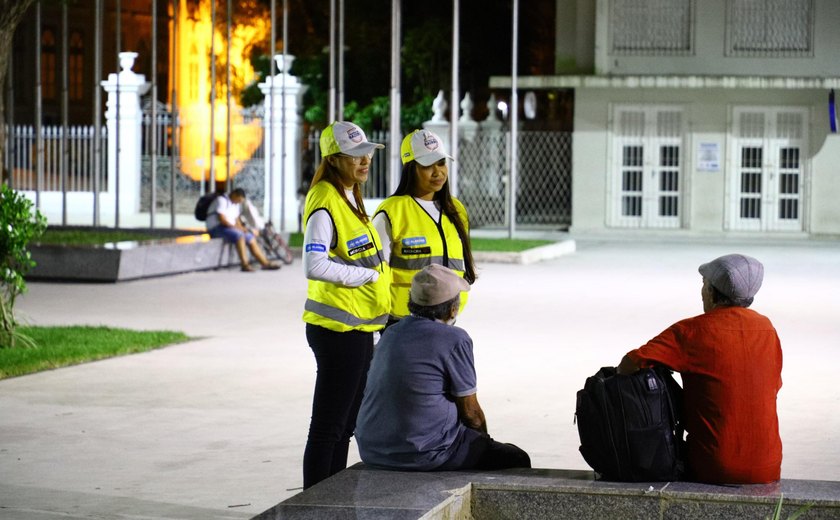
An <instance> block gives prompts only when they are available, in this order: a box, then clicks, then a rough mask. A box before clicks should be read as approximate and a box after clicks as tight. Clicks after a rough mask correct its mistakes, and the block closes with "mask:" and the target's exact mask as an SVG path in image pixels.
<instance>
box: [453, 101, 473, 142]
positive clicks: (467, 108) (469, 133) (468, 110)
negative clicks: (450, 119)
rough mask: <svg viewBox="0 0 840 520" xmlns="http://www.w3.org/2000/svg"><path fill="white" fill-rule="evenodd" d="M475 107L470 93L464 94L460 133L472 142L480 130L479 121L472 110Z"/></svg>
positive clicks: (459, 121)
mask: <svg viewBox="0 0 840 520" xmlns="http://www.w3.org/2000/svg"><path fill="white" fill-rule="evenodd" d="M473 107H475V104H474V103H473V100H472V97H471V96H470V93H469V92H467V93H465V94H464V99H462V100H461V117H459V118H458V133H459V134H460V136H461V139H463V140H466V141H469V142H472V141H473V140H475V134H476V133H477V132H478V123H477V122H476V121H475V119H473V116H472V110H473Z"/></svg>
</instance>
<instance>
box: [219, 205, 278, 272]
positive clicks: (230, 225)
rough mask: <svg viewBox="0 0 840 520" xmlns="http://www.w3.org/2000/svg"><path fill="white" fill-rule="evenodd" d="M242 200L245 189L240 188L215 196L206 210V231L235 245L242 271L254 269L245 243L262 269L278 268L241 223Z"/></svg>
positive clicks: (252, 234)
mask: <svg viewBox="0 0 840 520" xmlns="http://www.w3.org/2000/svg"><path fill="white" fill-rule="evenodd" d="M244 200H245V190H243V189H242V188H236V189H235V190H233V191H232V192H230V195H220V196H218V197H216V198H215V199H214V200H213V202H212V203H211V204H210V208H209V209H208V210H207V232H208V233H210V237H212V238H222V239H224V241H225V242H227V243H230V244H234V245H235V246H236V254H237V255H239V262H240V264H241V265H242V270H243V271H253V270H254V268H253V267H251V262H250V260H249V258H248V252H247V251H246V249H245V246H246V245H247V247H248V249H250V250H251V254H252V255H254V258H256V259H257V261H258V262H259V263H260V265H261V266H262V268H263V269H268V270H274V269H280V264H276V263H273V262H269V261H268V258H266V256H265V253H264V252H263V250H262V248H261V247H260V245H259V244H258V243H257V238H256V236H254V233H253V232H252V231H251V230H250V229H248V228H247V227H245V225H244V224H243V222H242V218H241V211H242V209H241V204H242V202H243V201H244Z"/></svg>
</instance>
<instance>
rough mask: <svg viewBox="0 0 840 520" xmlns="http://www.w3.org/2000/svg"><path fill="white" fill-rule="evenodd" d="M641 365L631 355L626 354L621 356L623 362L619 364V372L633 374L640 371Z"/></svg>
mask: <svg viewBox="0 0 840 520" xmlns="http://www.w3.org/2000/svg"><path fill="white" fill-rule="evenodd" d="M640 368H641V367H640V366H639V365H638V364H637V363H636V362H635V361H633V360H632V359H631V358H630V356H628V355H626V354H625V356H624V357H623V358H621V363H619V364H618V369H617V372H618V373H619V374H632V373H634V372H638V371H639V369H640Z"/></svg>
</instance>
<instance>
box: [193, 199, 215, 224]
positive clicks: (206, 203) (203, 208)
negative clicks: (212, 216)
mask: <svg viewBox="0 0 840 520" xmlns="http://www.w3.org/2000/svg"><path fill="white" fill-rule="evenodd" d="M218 196H219V194H218V193H216V192H210V193H205V194H204V195H202V196H201V197H199V199H198V202H196V203H195V218H196V220H200V221H202V222H204V221H205V220H207V210H209V209H210V204H212V203H213V201H214V200H216V197H218Z"/></svg>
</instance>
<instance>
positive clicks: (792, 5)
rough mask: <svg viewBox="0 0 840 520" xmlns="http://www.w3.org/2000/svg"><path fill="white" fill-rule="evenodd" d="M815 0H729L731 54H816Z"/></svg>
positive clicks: (729, 52) (781, 55)
mask: <svg viewBox="0 0 840 520" xmlns="http://www.w3.org/2000/svg"><path fill="white" fill-rule="evenodd" d="M813 34H814V0H729V1H728V4H727V13H726V40H727V55H728V56H765V57H780V58H782V57H799V56H811V55H813V50H814V48H813V41H814V40H813Z"/></svg>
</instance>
